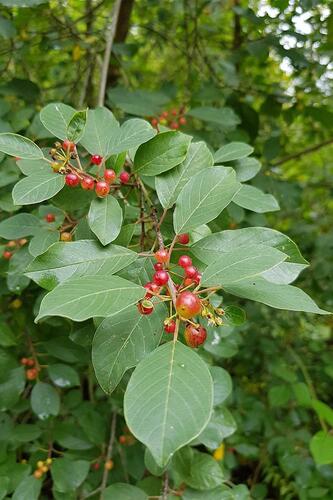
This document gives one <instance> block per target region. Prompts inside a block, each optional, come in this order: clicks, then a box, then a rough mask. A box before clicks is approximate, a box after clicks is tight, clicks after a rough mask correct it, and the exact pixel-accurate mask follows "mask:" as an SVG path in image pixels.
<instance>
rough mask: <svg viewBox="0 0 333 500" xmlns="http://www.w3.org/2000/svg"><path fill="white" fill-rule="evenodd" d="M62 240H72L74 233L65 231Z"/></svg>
mask: <svg viewBox="0 0 333 500" xmlns="http://www.w3.org/2000/svg"><path fill="white" fill-rule="evenodd" d="M60 240H61V241H72V235H71V233H67V232H66V231H64V232H63V233H61V235H60Z"/></svg>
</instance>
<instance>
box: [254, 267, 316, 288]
mask: <svg viewBox="0 0 333 500" xmlns="http://www.w3.org/2000/svg"><path fill="white" fill-rule="evenodd" d="M306 267H308V266H307V265H306V264H295V263H294V262H282V263H281V264H279V265H277V266H275V267H273V268H272V269H269V270H268V271H265V272H264V273H263V274H262V277H263V278H265V280H267V281H269V282H270V283H276V284H277V285H288V284H289V283H292V282H293V281H295V279H296V278H298V276H299V274H300V273H301V272H302V271H303V269H305V268H306Z"/></svg>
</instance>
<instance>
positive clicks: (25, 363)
mask: <svg viewBox="0 0 333 500" xmlns="http://www.w3.org/2000/svg"><path fill="white" fill-rule="evenodd" d="M28 361H29V360H28V358H21V360H20V363H21V365H23V366H27V364H28Z"/></svg>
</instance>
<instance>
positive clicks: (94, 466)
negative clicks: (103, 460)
mask: <svg viewBox="0 0 333 500" xmlns="http://www.w3.org/2000/svg"><path fill="white" fill-rule="evenodd" d="M92 468H93V469H94V470H98V469H99V468H100V464H99V463H98V462H96V463H95V464H92Z"/></svg>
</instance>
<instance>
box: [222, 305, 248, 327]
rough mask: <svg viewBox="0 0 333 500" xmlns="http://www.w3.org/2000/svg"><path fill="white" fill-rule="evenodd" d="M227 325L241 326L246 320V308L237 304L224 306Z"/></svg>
mask: <svg viewBox="0 0 333 500" xmlns="http://www.w3.org/2000/svg"><path fill="white" fill-rule="evenodd" d="M223 319H224V320H225V322H226V324H227V325H232V326H240V325H242V324H243V323H245V321H246V314H245V311H244V309H241V308H240V307H237V306H227V307H225V308H224V317H223Z"/></svg>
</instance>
